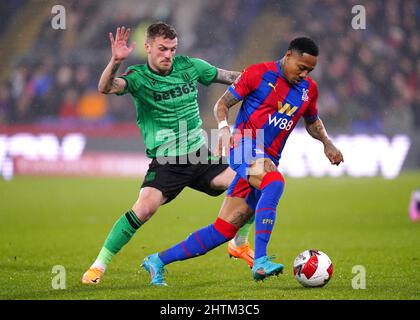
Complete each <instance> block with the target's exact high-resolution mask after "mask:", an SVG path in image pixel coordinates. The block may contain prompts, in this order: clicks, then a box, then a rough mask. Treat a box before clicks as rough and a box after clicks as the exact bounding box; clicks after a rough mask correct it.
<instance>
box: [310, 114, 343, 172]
mask: <svg viewBox="0 0 420 320" xmlns="http://www.w3.org/2000/svg"><path fill="white" fill-rule="evenodd" d="M305 126H306V131H308V133H309V134H310V135H311V136H312V138H314V139H317V140H319V141H321V142H322V143H323V144H324V153H325V155H326V157H327V158H328V160H330V162H331V164H335V165H337V166H338V165H339V164H340V163H341V162H344V159H343V155H342V154H341V151H340V150H338V149H337V148H336V146H334V144H333V143H332V141H331V139H330V138H329V137H328V134H327V130H326V129H325V127H324V124H323V123H322V121H321V119H319V118H318V119H317V120H315V121H314V122H306V123H305Z"/></svg>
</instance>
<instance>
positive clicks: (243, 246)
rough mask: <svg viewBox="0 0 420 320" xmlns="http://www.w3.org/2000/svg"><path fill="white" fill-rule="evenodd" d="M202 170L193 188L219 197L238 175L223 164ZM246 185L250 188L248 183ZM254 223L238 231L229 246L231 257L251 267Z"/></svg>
mask: <svg viewBox="0 0 420 320" xmlns="http://www.w3.org/2000/svg"><path fill="white" fill-rule="evenodd" d="M201 168H202V169H200V171H201V172H199V173H198V174H197V179H196V181H195V183H193V184H192V185H191V187H192V188H193V189H196V190H199V191H202V192H205V193H207V194H210V195H217V194H220V193H221V192H224V191H225V190H227V189H228V188H229V186H230V185H231V184H232V182H233V180H234V177H235V175H236V172H235V171H233V170H232V169H231V168H230V167H229V166H227V165H223V164H212V165H207V166H206V165H201ZM221 170H223V171H221ZM244 183H245V184H246V185H247V186H248V183H247V182H246V181H244ZM253 222H254V220H253V217H252V218H251V219H250V220H249V221H247V222H246V223H245V224H244V225H243V226H242V227H241V228H240V229H239V230H238V232H237V233H236V235H235V237H234V238H233V239H232V240H231V241H229V244H228V253H229V256H231V257H235V258H237V259H243V260H244V261H245V262H246V263H247V264H248V265H249V266H250V267H252V265H253V262H254V251H253V250H252V248H251V247H250V245H249V242H248V236H249V232H250V230H251V228H252V225H253Z"/></svg>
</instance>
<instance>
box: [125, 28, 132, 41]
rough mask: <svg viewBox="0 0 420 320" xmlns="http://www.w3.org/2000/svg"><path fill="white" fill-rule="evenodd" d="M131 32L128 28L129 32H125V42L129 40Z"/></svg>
mask: <svg viewBox="0 0 420 320" xmlns="http://www.w3.org/2000/svg"><path fill="white" fill-rule="evenodd" d="M130 32H131V29H130V28H128V29H127V31H125V34H124V40H125V41H127V40H128V37H129V36H130Z"/></svg>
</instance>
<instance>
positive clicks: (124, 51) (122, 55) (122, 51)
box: [109, 26, 136, 62]
mask: <svg viewBox="0 0 420 320" xmlns="http://www.w3.org/2000/svg"><path fill="white" fill-rule="evenodd" d="M130 31H131V30H130V28H128V29H126V28H125V27H124V26H123V27H118V28H117V32H116V34H115V39H114V36H113V34H112V33H111V32H110V33H109V40H110V41H111V49H112V57H113V58H114V60H116V61H119V62H120V61H123V60H124V59H126V58H127V57H128V56H129V55H130V53H131V52H132V51H133V50H134V47H135V45H136V44H135V42H132V43H131V44H130V46H129V47H127V41H128V37H129V36H130Z"/></svg>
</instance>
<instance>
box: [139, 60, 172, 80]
mask: <svg viewBox="0 0 420 320" xmlns="http://www.w3.org/2000/svg"><path fill="white" fill-rule="evenodd" d="M146 65H147V68H148V69H149V71H150V72H151V73H154V74H156V75H158V76H161V77H166V76H169V75H170V74H171V73H172V70H174V64H173V63H172V67H171V70H169V72H168V73H167V74H161V73H159V72H157V71H155V70H153V69H152V68H151V67H150V65H149V62H147V63H146Z"/></svg>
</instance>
